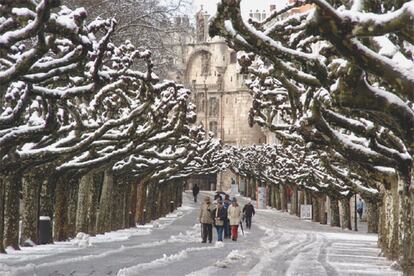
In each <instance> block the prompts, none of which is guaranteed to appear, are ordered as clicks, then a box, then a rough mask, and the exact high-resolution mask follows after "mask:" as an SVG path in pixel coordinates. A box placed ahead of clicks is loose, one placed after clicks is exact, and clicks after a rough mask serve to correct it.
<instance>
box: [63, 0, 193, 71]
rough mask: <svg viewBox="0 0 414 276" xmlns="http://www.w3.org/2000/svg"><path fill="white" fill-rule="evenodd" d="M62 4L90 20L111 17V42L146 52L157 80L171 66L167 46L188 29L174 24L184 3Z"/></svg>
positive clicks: (94, 0)
mask: <svg viewBox="0 0 414 276" xmlns="http://www.w3.org/2000/svg"><path fill="white" fill-rule="evenodd" d="M63 3H64V4H65V5H68V6H69V7H73V8H75V7H84V8H85V9H86V11H87V12H88V17H89V18H90V19H92V18H95V17H98V16H99V17H102V18H110V17H114V18H115V19H116V21H117V22H118V27H117V32H116V34H114V36H113V39H114V40H115V41H116V42H122V41H125V40H130V41H131V42H132V43H133V44H134V45H140V46H141V47H143V48H145V49H148V50H150V51H151V52H152V54H153V57H154V66H155V70H156V71H157V72H158V74H159V75H160V76H165V75H166V74H167V73H168V72H169V70H171V69H172V68H173V66H174V64H173V59H174V58H176V56H175V53H174V52H173V49H172V48H171V44H172V43H176V42H175V41H174V40H175V38H176V35H177V34H179V33H188V32H189V31H190V29H191V26H190V24H189V22H181V23H180V24H178V22H176V21H175V19H176V18H177V17H179V16H181V14H182V13H183V12H184V11H185V10H186V9H188V7H189V4H190V1H188V0H166V1H159V0H146V1H138V0H117V1H105V0H65V1H64V2H63Z"/></svg>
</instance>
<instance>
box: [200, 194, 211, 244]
mask: <svg viewBox="0 0 414 276" xmlns="http://www.w3.org/2000/svg"><path fill="white" fill-rule="evenodd" d="M212 210H213V204H212V203H211V200H210V197H209V196H206V198H205V199H204V203H203V204H201V207H200V214H199V221H200V223H201V227H202V228H201V236H202V243H206V242H207V238H208V242H209V243H211V241H212V240H213V216H212V213H211V211H212Z"/></svg>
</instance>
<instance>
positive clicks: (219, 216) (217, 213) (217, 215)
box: [213, 200, 227, 241]
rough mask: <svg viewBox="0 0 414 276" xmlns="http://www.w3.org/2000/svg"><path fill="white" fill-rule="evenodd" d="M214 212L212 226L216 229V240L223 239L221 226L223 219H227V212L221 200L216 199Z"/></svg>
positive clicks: (222, 225) (222, 226)
mask: <svg viewBox="0 0 414 276" xmlns="http://www.w3.org/2000/svg"><path fill="white" fill-rule="evenodd" d="M213 214H214V226H215V227H216V230H217V241H223V228H224V221H225V220H226V219H227V212H226V209H224V206H223V202H222V201H221V200H217V206H216V208H215V209H214V210H213Z"/></svg>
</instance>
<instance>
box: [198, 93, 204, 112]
mask: <svg viewBox="0 0 414 276" xmlns="http://www.w3.org/2000/svg"><path fill="white" fill-rule="evenodd" d="M205 104H206V102H205V100H204V94H203V93H198V94H197V102H196V106H197V110H198V111H199V112H204V106H205Z"/></svg>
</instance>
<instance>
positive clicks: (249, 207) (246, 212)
mask: <svg viewBox="0 0 414 276" xmlns="http://www.w3.org/2000/svg"><path fill="white" fill-rule="evenodd" d="M255 214H256V211H255V210H254V207H253V204H252V202H251V201H249V202H248V203H247V204H246V205H244V207H243V216H244V219H245V221H246V228H247V229H250V228H251V227H252V217H253V216H254V215H255Z"/></svg>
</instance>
